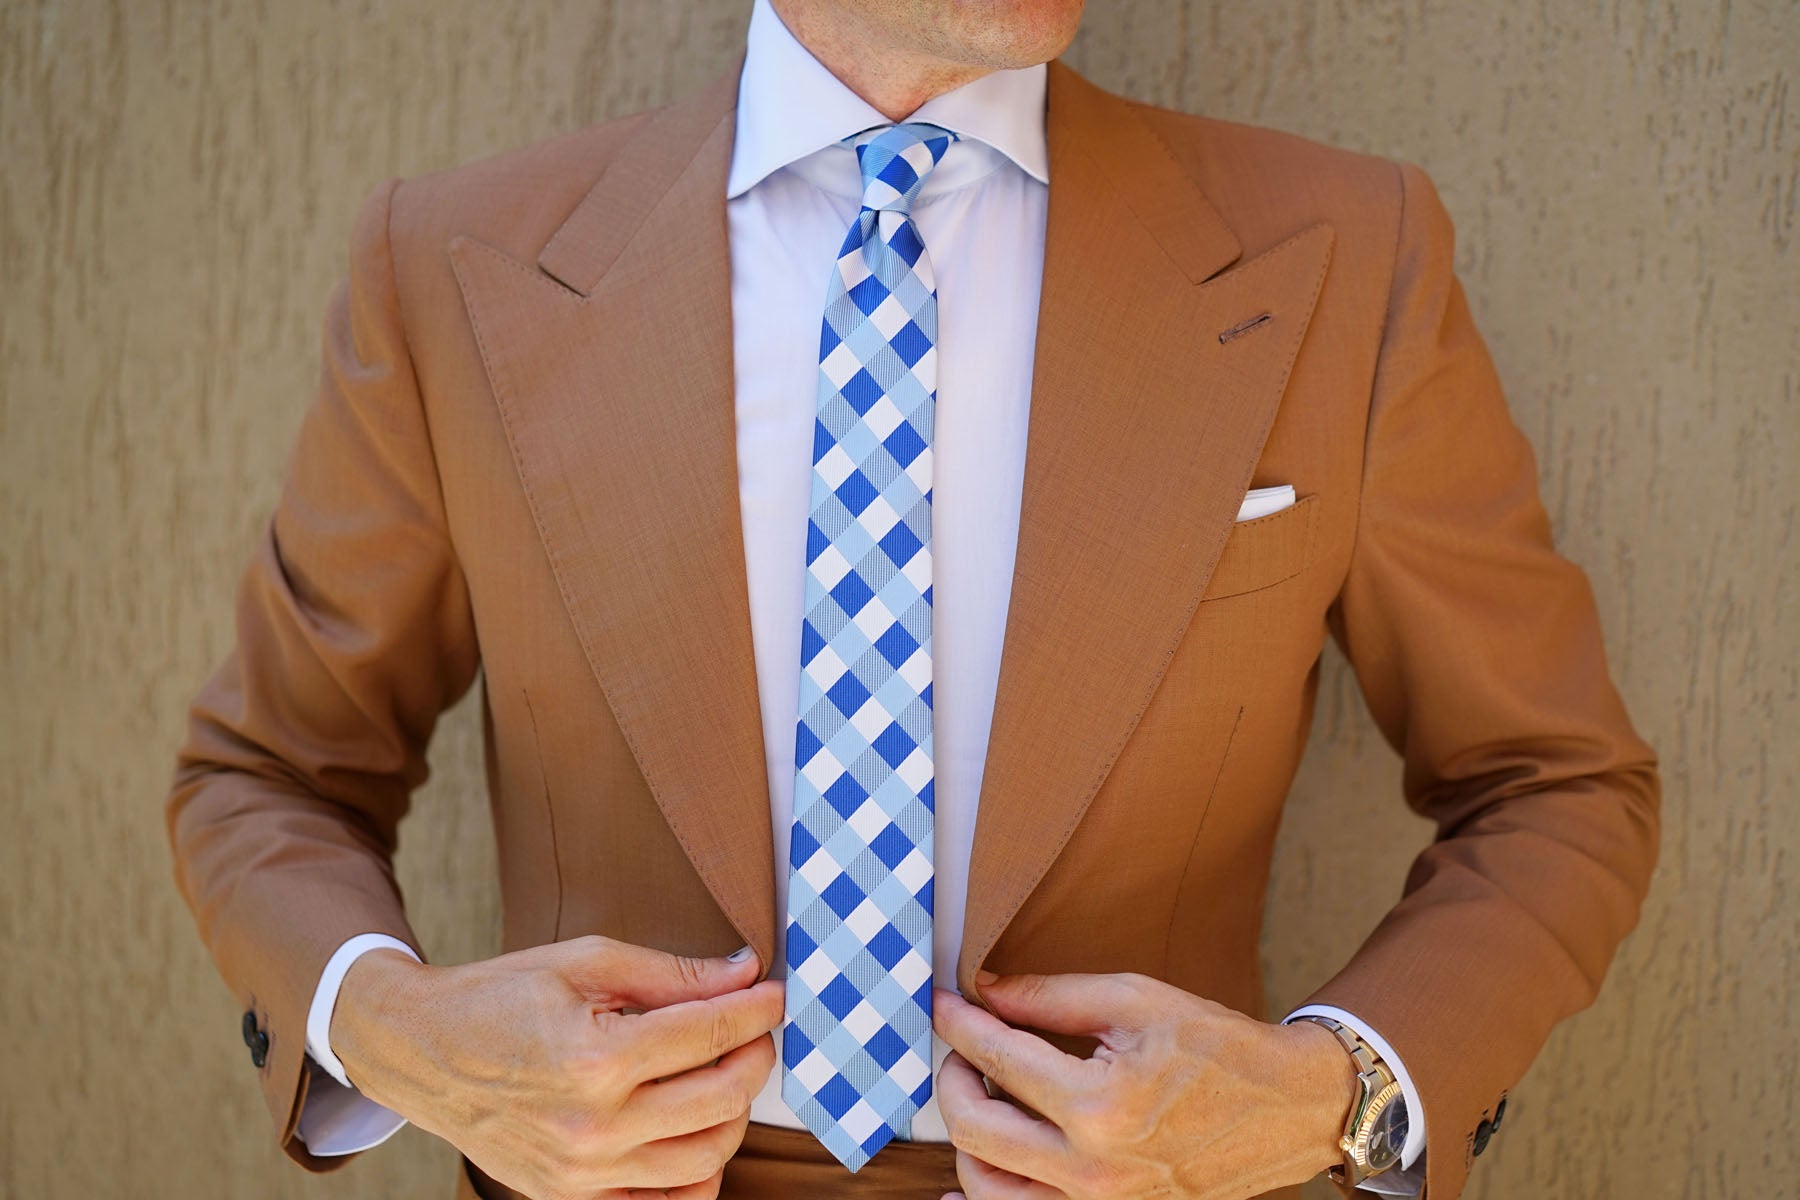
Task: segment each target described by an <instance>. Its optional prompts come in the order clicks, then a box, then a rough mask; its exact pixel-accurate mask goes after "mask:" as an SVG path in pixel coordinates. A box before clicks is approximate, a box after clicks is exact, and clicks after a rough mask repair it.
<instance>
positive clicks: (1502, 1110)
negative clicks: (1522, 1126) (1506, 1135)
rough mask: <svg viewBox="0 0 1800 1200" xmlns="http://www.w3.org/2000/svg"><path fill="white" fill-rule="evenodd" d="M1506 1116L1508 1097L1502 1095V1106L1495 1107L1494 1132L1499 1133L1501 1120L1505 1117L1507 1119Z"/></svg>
mask: <svg viewBox="0 0 1800 1200" xmlns="http://www.w3.org/2000/svg"><path fill="white" fill-rule="evenodd" d="M1505 1117H1506V1097H1505V1096H1502V1097H1500V1106H1499V1107H1498V1108H1496V1109H1494V1120H1493V1126H1494V1132H1496V1133H1498V1132H1499V1131H1500V1122H1501V1121H1502V1120H1503V1119H1505Z"/></svg>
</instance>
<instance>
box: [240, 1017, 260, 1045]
mask: <svg viewBox="0 0 1800 1200" xmlns="http://www.w3.org/2000/svg"><path fill="white" fill-rule="evenodd" d="M243 1028H244V1045H246V1046H254V1045H256V1032H257V1031H256V1014H255V1013H253V1012H247V1013H245V1014H244V1026H243Z"/></svg>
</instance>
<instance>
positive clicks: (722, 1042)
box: [706, 1004, 737, 1058]
mask: <svg viewBox="0 0 1800 1200" xmlns="http://www.w3.org/2000/svg"><path fill="white" fill-rule="evenodd" d="M736 1045H737V1025H736V1023H735V1022H734V1021H732V1019H731V1013H730V1011H729V1010H727V1009H726V1008H724V1007H723V1006H722V1005H718V1004H713V1005H709V1006H708V1015H707V1024H706V1049H707V1057H708V1058H718V1057H719V1056H720V1055H722V1054H724V1053H725V1052H726V1051H727V1050H730V1049H732V1048H733V1047H734V1046H736Z"/></svg>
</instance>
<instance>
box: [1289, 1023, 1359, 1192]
mask: <svg viewBox="0 0 1800 1200" xmlns="http://www.w3.org/2000/svg"><path fill="white" fill-rule="evenodd" d="M1282 1028H1284V1029H1286V1030H1288V1031H1290V1032H1291V1033H1292V1035H1293V1040H1294V1044H1295V1060H1296V1066H1295V1072H1296V1076H1295V1077H1296V1080H1297V1083H1296V1085H1295V1087H1294V1089H1293V1092H1292V1093H1291V1094H1292V1095H1293V1096H1294V1097H1295V1103H1296V1108H1297V1116H1298V1118H1299V1133H1300V1137H1301V1143H1300V1144H1301V1145H1303V1146H1305V1147H1306V1150H1307V1153H1308V1155H1309V1156H1310V1157H1311V1158H1312V1159H1315V1160H1316V1162H1317V1168H1316V1169H1317V1170H1319V1171H1322V1170H1325V1169H1326V1168H1327V1167H1332V1166H1336V1165H1338V1164H1340V1163H1342V1162H1343V1161H1344V1151H1343V1148H1342V1146H1341V1145H1340V1144H1339V1143H1340V1140H1341V1139H1342V1138H1343V1136H1344V1126H1345V1125H1346V1124H1347V1123H1348V1122H1349V1120H1350V1110H1351V1107H1352V1106H1353V1105H1354V1104H1355V1103H1356V1101H1357V1098H1358V1097H1359V1096H1360V1095H1361V1092H1362V1089H1361V1086H1360V1085H1359V1084H1358V1082H1357V1078H1356V1061H1355V1060H1354V1059H1352V1058H1351V1057H1350V1055H1348V1054H1346V1053H1345V1052H1344V1046H1343V1043H1341V1042H1339V1041H1338V1039H1337V1037H1336V1035H1334V1034H1333V1033H1332V1032H1331V1031H1330V1030H1329V1029H1326V1028H1325V1027H1324V1026H1323V1025H1320V1024H1318V1023H1317V1022H1315V1021H1295V1022H1293V1023H1292V1024H1291V1025H1285V1026H1283V1027H1282Z"/></svg>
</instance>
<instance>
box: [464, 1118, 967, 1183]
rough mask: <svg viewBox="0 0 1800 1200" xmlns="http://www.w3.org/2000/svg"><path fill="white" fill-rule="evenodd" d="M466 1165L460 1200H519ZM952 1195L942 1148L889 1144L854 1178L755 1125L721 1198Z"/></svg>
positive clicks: (947, 1155)
mask: <svg viewBox="0 0 1800 1200" xmlns="http://www.w3.org/2000/svg"><path fill="white" fill-rule="evenodd" d="M463 1165H464V1168H465V1172H464V1175H463V1177H462V1178H461V1179H460V1180H459V1181H458V1187H457V1193H456V1195H457V1200H523V1198H522V1197H521V1196H520V1195H519V1193H517V1192H515V1191H513V1190H512V1189H511V1188H509V1187H505V1186H503V1185H501V1184H498V1183H495V1182H494V1181H493V1180H491V1179H489V1178H488V1177H487V1176H486V1175H484V1174H482V1172H481V1168H479V1167H477V1166H475V1165H474V1164H473V1163H470V1162H469V1161H468V1160H467V1159H464V1160H463ZM956 1190H957V1186H956V1160H955V1154H954V1151H952V1150H951V1148H950V1147H949V1146H948V1145H946V1144H944V1143H942V1142H901V1141H894V1142H889V1143H888V1144H887V1145H885V1146H883V1147H882V1148H881V1152H880V1153H879V1154H877V1155H876V1156H875V1157H874V1158H871V1159H870V1160H869V1161H868V1162H867V1163H865V1164H864V1165H863V1168H862V1170H860V1171H858V1172H856V1174H854V1175H852V1174H851V1173H850V1172H848V1171H846V1170H844V1167H843V1164H842V1163H840V1162H838V1160H837V1159H835V1158H833V1157H831V1152H830V1151H828V1150H826V1149H825V1147H824V1146H822V1145H820V1144H819V1140H818V1139H817V1138H815V1137H813V1135H812V1134H810V1133H807V1132H806V1131H804V1130H800V1129H787V1128H784V1127H782V1126H780V1125H764V1124H761V1123H760V1122H756V1121H752V1122H751V1123H750V1128H749V1130H748V1131H747V1132H746V1133H745V1134H744V1144H743V1145H742V1146H740V1147H739V1148H738V1152H737V1154H736V1155H735V1156H733V1158H732V1160H731V1161H730V1162H729V1163H727V1164H726V1166H725V1184H724V1186H723V1187H722V1188H720V1189H719V1200H840V1198H841V1200H939V1197H941V1196H943V1194H944V1193H945V1192H953V1191H956Z"/></svg>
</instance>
